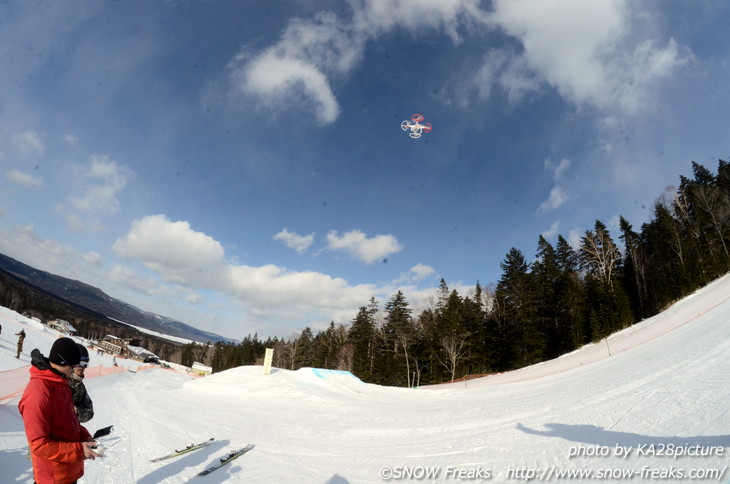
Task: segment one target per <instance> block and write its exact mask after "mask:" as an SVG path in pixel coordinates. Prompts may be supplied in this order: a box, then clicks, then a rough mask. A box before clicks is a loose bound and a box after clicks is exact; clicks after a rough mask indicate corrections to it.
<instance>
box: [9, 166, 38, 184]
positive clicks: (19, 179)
mask: <svg viewBox="0 0 730 484" xmlns="http://www.w3.org/2000/svg"><path fill="white" fill-rule="evenodd" d="M5 178H6V179H7V180H8V181H10V182H11V183H14V184H16V185H18V186H21V187H23V188H40V187H42V186H43V179H42V178H40V177H37V176H33V175H29V174H27V173H23V172H22V171H20V170H9V171H6V172H5Z"/></svg>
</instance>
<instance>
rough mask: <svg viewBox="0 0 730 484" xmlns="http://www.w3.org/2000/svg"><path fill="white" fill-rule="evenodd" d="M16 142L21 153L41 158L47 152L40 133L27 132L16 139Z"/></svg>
mask: <svg viewBox="0 0 730 484" xmlns="http://www.w3.org/2000/svg"><path fill="white" fill-rule="evenodd" d="M15 142H16V145H17V148H18V151H20V152H21V153H23V154H26V155H27V154H30V155H36V156H41V155H42V154H43V152H44V151H45V147H44V145H43V140H41V137H40V135H39V134H38V133H36V132H35V131H25V132H23V133H21V134H19V135H17V136H16V137H15Z"/></svg>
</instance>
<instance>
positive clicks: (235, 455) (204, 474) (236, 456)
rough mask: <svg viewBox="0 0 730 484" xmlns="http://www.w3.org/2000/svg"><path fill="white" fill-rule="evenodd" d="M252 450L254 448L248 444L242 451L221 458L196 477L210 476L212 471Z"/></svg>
mask: <svg viewBox="0 0 730 484" xmlns="http://www.w3.org/2000/svg"><path fill="white" fill-rule="evenodd" d="M253 448H254V445H253V444H248V445H247V446H246V447H244V448H243V449H238V450H236V451H234V452H231V453H230V454H228V455H227V456H226V457H223V458H221V459H220V461H219V462H216V463H215V464H213V465H212V466H210V467H208V468H207V469H205V470H204V471H202V472H200V473H199V474H198V475H199V476H207V475H208V474H210V473H211V472H213V471H214V470H217V469H220V468H221V467H223V466H224V465H226V464H228V463H229V462H231V461H232V460H234V459H237V458H239V457H241V456H242V455H243V454H245V453H246V452H248V451H249V450H251V449H253Z"/></svg>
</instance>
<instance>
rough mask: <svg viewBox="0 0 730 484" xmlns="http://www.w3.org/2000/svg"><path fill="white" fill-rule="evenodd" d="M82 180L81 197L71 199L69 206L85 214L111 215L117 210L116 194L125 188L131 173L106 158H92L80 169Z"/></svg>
mask: <svg viewBox="0 0 730 484" xmlns="http://www.w3.org/2000/svg"><path fill="white" fill-rule="evenodd" d="M80 172H81V176H82V177H83V180H84V187H83V192H84V193H82V194H81V196H77V197H72V198H71V199H70V202H71V205H73V207H74V208H76V209H77V210H79V211H81V212H85V213H99V212H101V213H113V212H116V211H117V210H119V200H118V198H117V196H118V194H119V193H120V192H121V191H122V190H123V189H124V188H125V187H126V186H127V183H128V182H129V180H130V178H131V177H132V172H131V170H130V169H129V168H127V167H126V166H125V165H121V164H118V163H116V162H114V161H113V160H111V159H110V158H109V157H108V156H92V157H91V159H90V160H89V164H88V165H86V166H84V167H83V168H80Z"/></svg>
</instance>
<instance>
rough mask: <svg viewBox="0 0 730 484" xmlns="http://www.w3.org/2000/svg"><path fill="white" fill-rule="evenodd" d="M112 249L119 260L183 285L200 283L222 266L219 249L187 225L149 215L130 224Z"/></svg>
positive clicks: (220, 249)
mask: <svg viewBox="0 0 730 484" xmlns="http://www.w3.org/2000/svg"><path fill="white" fill-rule="evenodd" d="M112 250H113V251H114V253H115V254H117V255H118V256H120V257H125V258H129V259H138V260H140V261H141V262H142V263H143V264H144V266H145V267H147V268H148V269H150V270H152V271H154V272H157V273H158V274H160V275H162V277H163V278H164V279H165V280H167V281H169V282H175V283H179V284H185V285H195V284H200V283H204V282H205V281H206V280H208V281H209V280H210V279H211V277H215V275H214V274H211V272H215V271H218V270H220V268H221V267H222V266H223V265H224V252H223V247H222V246H221V245H220V243H218V242H217V241H216V240H214V239H213V238H212V237H210V236H208V235H205V234H204V233H202V232H197V231H195V230H193V229H192V228H191V227H190V224H189V223H188V222H184V221H178V222H171V221H169V220H168V219H167V218H166V217H165V216H164V215H151V216H147V217H144V218H143V219H141V220H135V221H134V222H132V227H131V230H130V231H129V233H128V234H127V235H126V236H125V237H123V238H121V239H118V240H117V241H116V242H115V243H114V245H113V246H112Z"/></svg>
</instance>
